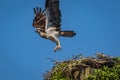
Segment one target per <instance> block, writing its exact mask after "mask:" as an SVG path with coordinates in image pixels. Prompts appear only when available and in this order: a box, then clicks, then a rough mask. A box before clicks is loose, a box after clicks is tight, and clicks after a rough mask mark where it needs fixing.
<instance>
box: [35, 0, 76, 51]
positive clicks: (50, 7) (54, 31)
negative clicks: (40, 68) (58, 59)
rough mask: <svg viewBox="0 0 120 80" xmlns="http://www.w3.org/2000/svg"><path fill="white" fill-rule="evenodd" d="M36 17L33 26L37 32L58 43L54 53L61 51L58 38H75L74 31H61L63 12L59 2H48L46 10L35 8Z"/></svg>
mask: <svg viewBox="0 0 120 80" xmlns="http://www.w3.org/2000/svg"><path fill="white" fill-rule="evenodd" d="M34 14H35V17H34V19H33V26H34V27H35V28H36V32H37V33H38V34H39V35H40V36H41V37H42V38H46V39H49V40H51V41H53V42H55V43H56V45H57V46H56V47H55V49H54V51H56V50H60V49H61V45H60V41H59V39H58V37H60V36H63V37H73V36H75V34H76V33H75V32H74V31H69V30H67V31H62V30H61V11H60V8H59V0H46V2H45V10H42V9H41V8H38V7H36V8H34Z"/></svg>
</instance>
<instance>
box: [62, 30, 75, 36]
mask: <svg viewBox="0 0 120 80" xmlns="http://www.w3.org/2000/svg"><path fill="white" fill-rule="evenodd" d="M60 35H61V36H63V37H73V36H75V35H76V33H75V32H74V31H61V32H60Z"/></svg>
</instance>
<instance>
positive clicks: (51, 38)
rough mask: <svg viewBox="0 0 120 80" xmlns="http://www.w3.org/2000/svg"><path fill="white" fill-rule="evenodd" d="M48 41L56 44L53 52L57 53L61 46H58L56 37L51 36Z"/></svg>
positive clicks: (58, 42)
mask: <svg viewBox="0 0 120 80" xmlns="http://www.w3.org/2000/svg"><path fill="white" fill-rule="evenodd" d="M50 40H51V41H53V42H55V43H56V47H55V48H54V52H56V51H57V50H58V51H59V50H60V49H61V45H60V41H59V39H58V38H57V37H56V36H54V35H53V36H51V37H50Z"/></svg>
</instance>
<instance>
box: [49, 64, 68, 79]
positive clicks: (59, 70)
mask: <svg viewBox="0 0 120 80" xmlns="http://www.w3.org/2000/svg"><path fill="white" fill-rule="evenodd" d="M66 65H67V64H66V63H60V64H57V65H56V66H55V67H54V69H53V72H52V75H51V78H50V80H66V78H65V77H64V75H63V69H64V68H65V67H66Z"/></svg>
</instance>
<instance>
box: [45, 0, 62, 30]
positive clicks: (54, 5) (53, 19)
mask: <svg viewBox="0 0 120 80" xmlns="http://www.w3.org/2000/svg"><path fill="white" fill-rule="evenodd" d="M45 11H46V26H45V28H46V29H47V28H48V27H56V30H57V31H60V26H61V24H60V22H61V12H60V9H59V0H46V4H45Z"/></svg>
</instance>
